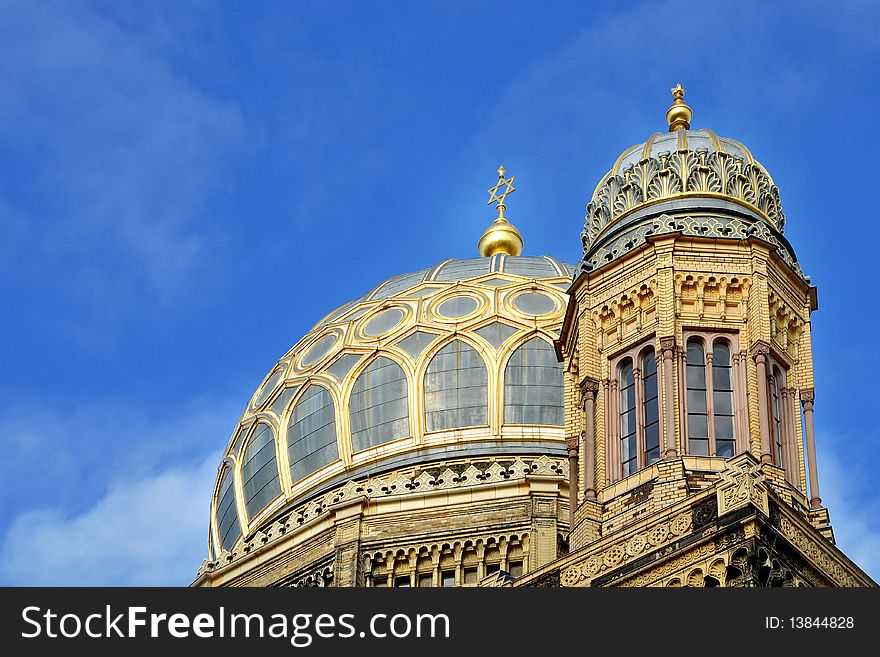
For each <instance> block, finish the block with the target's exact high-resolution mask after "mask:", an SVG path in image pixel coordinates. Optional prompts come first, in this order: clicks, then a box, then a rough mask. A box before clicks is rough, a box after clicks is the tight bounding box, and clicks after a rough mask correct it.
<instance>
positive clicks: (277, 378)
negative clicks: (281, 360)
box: [254, 370, 284, 408]
mask: <svg viewBox="0 0 880 657" xmlns="http://www.w3.org/2000/svg"><path fill="white" fill-rule="evenodd" d="M283 376H284V372H283V370H278V371H277V372H275V373H274V374H273V375H272V376H270V377H269V379H268V380H267V381H266V383H265V384H264V385H263V387H262V388H260V394H259V395H257V399H256V400H255V401H254V408H256V407H257V406H262V405H263V402H264V401H266V400H267V399H268V398H269V395H271V394H272V393H273V392H275V388H276V387H277V386H278V384H279V383H281V378H282V377H283Z"/></svg>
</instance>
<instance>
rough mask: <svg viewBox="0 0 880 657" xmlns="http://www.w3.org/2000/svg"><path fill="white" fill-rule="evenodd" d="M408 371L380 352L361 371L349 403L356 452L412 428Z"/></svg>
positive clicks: (398, 436) (408, 432)
mask: <svg viewBox="0 0 880 657" xmlns="http://www.w3.org/2000/svg"><path fill="white" fill-rule="evenodd" d="M408 400H409V397H408V394H407V383H406V374H404V372H403V370H402V369H401V368H400V365H398V364H397V363H395V362H394V361H393V360H391V359H389V358H385V357H384V356H380V357H379V358H377V359H376V360H374V361H373V362H372V363H370V364H369V365H368V366H367V369H365V370H364V371H363V372H361V374H360V376H359V377H358V379H357V381H355V384H354V388H353V389H352V391H351V401H350V403H349V411H350V416H349V417H350V419H351V443H352V448H353V449H354V451H355V452H359V451H361V450H364V449H367V448H369V447H373V446H375V445H381V444H382V443H387V442H389V441H391V440H397V439H398V438H405V437H406V436H408V435H410V431H409V401H408Z"/></svg>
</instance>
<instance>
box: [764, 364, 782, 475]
mask: <svg viewBox="0 0 880 657" xmlns="http://www.w3.org/2000/svg"><path fill="white" fill-rule="evenodd" d="M767 384H768V386H769V388H770V412H771V414H772V416H773V418H772V420H771V422H770V433H771V441H770V447H771V449H772V450H773V463H775V464H776V465H778V466H779V467H781V468H784V467H785V458H784V457H783V455H784V453H785V452H784V451H783V436H784V434H783V429H782V403H781V402H780V399H779V388H780V386H781V385H783V378H782V372H781V371H780V370H779V368H778V367H776V366H774V367H773V374H772V375H771V376H770V377H768V380H767Z"/></svg>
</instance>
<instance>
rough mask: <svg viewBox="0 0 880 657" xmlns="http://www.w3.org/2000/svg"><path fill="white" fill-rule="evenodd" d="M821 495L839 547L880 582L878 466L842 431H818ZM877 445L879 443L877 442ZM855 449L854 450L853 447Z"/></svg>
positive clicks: (866, 445)
mask: <svg viewBox="0 0 880 657" xmlns="http://www.w3.org/2000/svg"><path fill="white" fill-rule="evenodd" d="M816 444H817V451H818V455H817V456H818V467H819V492H820V495H821V497H822V505H823V506H825V507H827V508H828V512H829V514H830V515H831V526H832V528H833V529H834V538H835V540H836V542H837V547H838V548H840V549H841V550H842V551H843V552H844V554H846V555H847V556H848V557H849V558H850V559H852V560H853V561H854V562H855V563H856V564H857V565H858V566H859V567H860V568H861V569H862V570H864V571H865V572H866V573H868V575H870V576H871V577H872V578H873V579H874V580H875V581H880V498H878V497H877V486H876V465H875V463H874V461H873V460H872V458H871V457H872V454H868V453H860V452H861V451H862V449H864V451H865V452H868V442H867V441H866V442H863V443H861V444H859V443H856V442H855V441H853V440H851V439H849V437H848V436H847V435H845V434H842V433H840V432H837V433H829V432H826V431H817V435H816ZM875 444H876V443H875ZM850 446H852V447H850Z"/></svg>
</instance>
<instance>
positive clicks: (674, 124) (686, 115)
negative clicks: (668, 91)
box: [666, 84, 694, 132]
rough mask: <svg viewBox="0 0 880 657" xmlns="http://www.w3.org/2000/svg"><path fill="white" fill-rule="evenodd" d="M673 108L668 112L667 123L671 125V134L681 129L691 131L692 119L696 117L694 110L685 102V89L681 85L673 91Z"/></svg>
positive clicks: (676, 86)
mask: <svg viewBox="0 0 880 657" xmlns="http://www.w3.org/2000/svg"><path fill="white" fill-rule="evenodd" d="M672 97H673V98H674V99H675V100H673V101H672V107H670V108H669V109H668V110H666V122H667V123H668V124H669V132H675V131H676V130H679V129H681V128H684V129H685V130H690V128H691V119H692V118H693V117H694V112H693V110H692V109H691V108H690V107H688V105H687V104H686V103H685V102H684V87H682V86H681V85H680V84H677V85H675V87H674V88H673V89H672Z"/></svg>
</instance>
